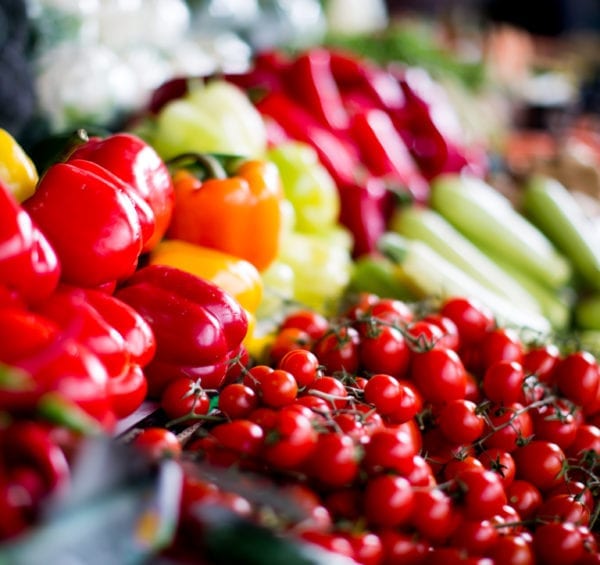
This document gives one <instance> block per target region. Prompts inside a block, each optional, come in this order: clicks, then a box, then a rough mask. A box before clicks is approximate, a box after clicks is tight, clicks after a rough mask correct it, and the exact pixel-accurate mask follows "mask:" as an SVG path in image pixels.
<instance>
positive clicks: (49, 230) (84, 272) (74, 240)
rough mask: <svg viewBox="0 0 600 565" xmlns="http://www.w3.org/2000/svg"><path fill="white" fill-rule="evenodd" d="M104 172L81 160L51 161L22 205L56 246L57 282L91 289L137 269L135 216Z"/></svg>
mask: <svg viewBox="0 0 600 565" xmlns="http://www.w3.org/2000/svg"><path fill="white" fill-rule="evenodd" d="M109 175H110V173H108V171H106V170H105V169H102V167H100V166H99V165H94V164H93V163H90V162H86V161H81V160H77V159H76V160H72V161H69V162H68V163H56V164H54V165H52V166H51V167H49V168H48V170H47V171H46V173H45V174H44V175H43V177H42V178H41V180H40V182H39V184H38V187H37V190H36V191H35V193H34V194H33V196H31V197H30V198H29V199H27V200H26V201H25V202H24V203H23V206H24V208H25V209H26V210H27V211H28V212H29V214H30V215H31V217H32V218H33V220H34V221H35V222H36V223H37V224H38V225H39V226H40V229H41V230H42V231H43V232H44V234H45V235H46V237H47V238H48V239H49V240H50V242H51V244H52V246H53V247H54V249H55V250H56V253H57V255H58V256H59V258H60V262H61V265H62V281H63V282H66V283H69V284H73V285H77V286H83V287H95V286H99V285H103V284H107V283H110V282H112V281H114V280H119V279H123V278H125V277H127V276H129V275H130V274H132V273H133V272H134V271H135V269H136V267H137V264H138V259H139V256H140V253H141V250H142V229H141V223H140V219H139V216H138V213H137V210H136V206H135V204H134V203H133V201H132V199H131V198H130V197H129V195H128V194H127V193H126V192H125V191H124V190H123V187H122V183H121V182H120V181H119V180H118V179H115V180H114V182H112V181H111V180H110V178H109ZM113 176H114V175H113Z"/></svg>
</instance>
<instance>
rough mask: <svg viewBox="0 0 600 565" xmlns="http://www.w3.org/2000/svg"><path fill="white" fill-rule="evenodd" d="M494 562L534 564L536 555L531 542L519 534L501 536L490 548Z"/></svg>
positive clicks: (515, 564)
mask: <svg viewBox="0 0 600 565" xmlns="http://www.w3.org/2000/svg"><path fill="white" fill-rule="evenodd" d="M488 555H489V556H490V557H491V558H492V559H493V560H494V563H498V564H500V563H502V565H534V564H535V556H534V553H533V549H532V547H531V543H530V542H528V541H527V540H525V539H524V538H523V537H521V536H519V535H510V534H509V535H503V536H499V537H498V539H497V540H496V543H494V545H493V546H492V547H491V548H490V549H489V550H488Z"/></svg>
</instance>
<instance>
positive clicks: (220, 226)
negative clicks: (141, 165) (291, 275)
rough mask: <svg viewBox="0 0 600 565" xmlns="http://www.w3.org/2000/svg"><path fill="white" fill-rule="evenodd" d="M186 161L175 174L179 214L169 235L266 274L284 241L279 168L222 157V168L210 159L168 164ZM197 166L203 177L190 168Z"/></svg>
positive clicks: (259, 161)
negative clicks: (231, 258)
mask: <svg viewBox="0 0 600 565" xmlns="http://www.w3.org/2000/svg"><path fill="white" fill-rule="evenodd" d="M185 159H193V162H190V163H189V166H188V167H183V168H179V169H178V170H176V171H175V172H174V173H173V183H174V187H175V210H174V213H173V217H172V219H171V223H170V225H169V229H168V231H167V237H168V238H169V239H180V240H183V241H187V242H190V243H194V244H196V245H201V246H204V247H210V248H212V249H218V250H220V251H224V252H225V253H229V254H230V255H233V256H235V257H239V258H241V259H245V260H246V261H249V262H250V263H252V264H253V265H254V266H255V267H256V268H257V269H258V270H259V271H264V270H265V269H266V268H267V267H268V266H269V265H270V264H271V263H272V262H273V261H274V259H275V258H276V257H277V254H278V251H279V243H280V241H279V239H280V231H281V222H282V214H281V202H282V200H283V189H282V186H281V179H280V177H279V171H278V169H277V167H276V166H275V164H273V163H271V162H270V161H266V160H260V159H253V160H241V161H240V159H239V158H233V159H231V158H230V159H227V158H224V163H225V165H226V167H224V166H223V164H221V162H220V161H219V160H218V159H217V158H216V157H215V156H212V155H182V156H180V157H177V158H175V159H173V160H172V161H171V163H170V164H171V165H173V164H179V163H180V162H185ZM198 165H200V170H201V172H202V175H201V176H200V177H198V176H196V175H195V174H194V172H193V168H192V166H196V168H197V166H198ZM226 169H227V170H226ZM229 172H231V175H232V176H230V175H229V174H228V173H229Z"/></svg>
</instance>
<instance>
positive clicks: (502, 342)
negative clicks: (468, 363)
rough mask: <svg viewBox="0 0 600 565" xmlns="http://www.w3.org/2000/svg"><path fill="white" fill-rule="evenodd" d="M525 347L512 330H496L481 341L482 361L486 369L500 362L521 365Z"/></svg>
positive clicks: (488, 333) (487, 333)
mask: <svg viewBox="0 0 600 565" xmlns="http://www.w3.org/2000/svg"><path fill="white" fill-rule="evenodd" d="M524 353H525V347H524V345H523V343H522V341H521V339H520V338H519V336H518V334H517V332H516V331H515V330H513V329H512V328H495V329H493V330H491V331H488V332H486V333H485V335H484V336H483V339H482V340H481V361H482V363H483V367H484V369H485V368H487V367H489V366H491V365H493V364H494V363H497V362H498V361H516V362H517V363H521V361H522V360H523V354H524Z"/></svg>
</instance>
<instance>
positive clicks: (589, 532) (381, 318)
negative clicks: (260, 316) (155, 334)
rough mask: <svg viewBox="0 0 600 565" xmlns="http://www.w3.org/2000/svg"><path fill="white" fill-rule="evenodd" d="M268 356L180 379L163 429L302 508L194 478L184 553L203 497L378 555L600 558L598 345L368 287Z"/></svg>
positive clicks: (191, 547)
mask: <svg viewBox="0 0 600 565" xmlns="http://www.w3.org/2000/svg"><path fill="white" fill-rule="evenodd" d="M268 356H269V358H268V360H267V359H265V360H262V362H256V361H255V362H254V363H252V362H251V361H249V360H248V359H247V358H245V357H244V356H242V358H238V359H237V360H236V362H235V363H234V364H233V365H232V367H231V368H230V371H229V373H228V376H227V379H226V381H225V383H224V385H223V386H222V387H221V388H220V389H219V390H218V391H214V390H206V389H204V388H203V387H202V384H201V381H194V380H192V379H186V378H180V379H177V380H175V381H173V382H171V383H170V384H169V385H168V386H167V387H166V389H165V390H164V392H163V394H162V397H161V407H162V409H163V411H164V413H165V414H166V416H167V418H168V419H170V423H169V425H168V426H167V429H166V430H163V433H162V435H161V439H162V440H163V441H164V442H165V444H164V449H165V450H167V451H170V452H171V453H175V454H179V453H180V452H182V453H183V455H182V456H183V457H185V458H186V460H191V461H192V462H194V461H201V462H202V463H203V464H208V465H210V467H211V468H213V466H216V467H218V468H226V469H227V472H231V471H235V472H238V473H240V476H253V477H256V476H260V477H263V478H264V477H268V480H269V481H270V482H271V483H273V484H274V485H276V487H277V492H279V493H281V496H282V497H288V498H289V499H290V500H293V501H294V503H295V504H297V505H298V507H299V508H301V509H302V513H301V514H302V517H300V518H298V517H296V518H295V519H291V518H290V517H289V516H278V515H277V513H274V512H271V513H269V512H265V506H268V502H265V501H262V503H257V502H256V501H253V500H250V499H248V497H245V496H243V495H241V494H240V493H239V492H238V493H236V492H229V491H228V490H227V489H224V488H222V487H221V486H218V485H217V484H214V483H212V482H211V481H210V480H208V479H200V478H198V477H197V476H194V475H193V474H192V475H191V476H187V477H186V480H185V482H184V487H183V496H182V509H181V510H182V512H181V517H180V525H179V535H178V536H177V539H176V542H175V544H174V547H173V548H172V549H171V550H173V551H175V547H176V548H177V551H182V552H184V553H185V552H186V551H194V552H197V551H198V549H199V548H198V547H197V546H198V543H199V542H198V541H197V535H196V534H197V532H198V531H199V530H200V529H201V528H202V527H203V526H202V523H201V520H200V519H199V517H198V516H199V514H198V513H197V512H196V511H195V509H197V507H198V505H201V504H203V503H204V504H211V503H212V504H218V505H222V506H224V507H226V508H227V509H229V510H230V511H233V512H234V513H236V514H238V515H240V516H242V517H244V518H245V519H248V520H251V521H254V522H256V523H259V524H262V525H265V526H268V527H269V528H270V529H272V530H275V531H276V532H277V534H278V535H282V536H284V537H286V539H287V538H289V539H293V540H303V541H304V542H306V543H310V544H316V545H318V546H321V547H322V548H325V549H328V550H330V551H333V552H335V553H337V554H341V555H344V556H347V557H348V558H350V559H352V560H354V561H355V562H358V563H364V564H368V565H376V564H396V563H398V564H435V563H440V564H441V563H444V564H453V563H461V564H466V563H468V564H481V565H483V564H485V565H488V564H489V565H493V564H502V565H511V564H514V565H517V564H518V565H528V564H545V565H554V564H576V565H587V564H592V563H600V553H599V551H598V540H597V537H598V532H599V531H600V530H599V529H598V514H599V513H600V504H599V492H600V490H599V489H600V484H599V478H600V466H599V463H600V427H599V423H600V370H599V366H598V362H597V360H596V358H595V357H594V356H592V355H591V354H590V353H588V352H586V351H583V350H581V349H579V348H577V347H575V346H573V345H572V344H571V345H570V344H567V343H558V342H552V343H551V342H548V341H541V340H540V339H537V338H536V336H531V335H530V336H526V335H525V334H524V333H520V332H518V331H517V330H515V329H511V328H506V327H498V326H497V325H496V323H495V320H494V318H493V316H492V315H491V313H490V312H488V311H487V310H486V308H485V307H482V306H481V305H478V304H476V303H475V302H473V301H471V300H469V299H466V298H458V297H456V298H450V299H447V300H445V301H444V302H442V303H441V304H437V305H435V306H434V307H432V306H428V305H414V304H411V305H409V304H407V303H404V302H401V301H399V300H394V299H386V298H379V297H377V296H374V295H369V294H363V295H360V296H359V297H358V298H357V299H356V300H355V301H354V302H353V303H352V304H351V305H349V306H348V307H347V308H346V310H345V311H344V312H343V314H342V315H340V316H339V317H336V318H335V319H326V318H324V317H323V316H321V315H320V314H317V313H315V312H312V311H307V310H295V311H291V312H290V313H288V314H287V315H286V317H285V318H284V320H283V321H282V322H281V324H280V325H279V326H278V331H277V334H276V336H275V338H274V340H273V342H272V344H271V347H270V349H269V352H268ZM169 430H170V431H169ZM180 430H187V432H186V433H185V434H183V435H181V436H180V438H181V437H185V440H184V441H178V440H177V435H176V434H177V433H178V431H180ZM190 430H192V431H191V433H190ZM152 433H155V434H156V433H157V432H156V430H154V431H153V430H148V431H146V432H143V433H142V434H140V435H139V436H137V438H136V439H135V440H134V441H135V442H137V443H138V444H141V443H143V442H144V441H145V440H144V437H146V438H147V437H148V434H152ZM168 438H171V440H175V441H172V443H170V444H169V443H168V441H169V440H168ZM150 443H152V445H153V446H154V447H155V448H156V446H157V443H156V441H152V442H150ZM223 472H226V471H223ZM200 549H201V548H200Z"/></svg>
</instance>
